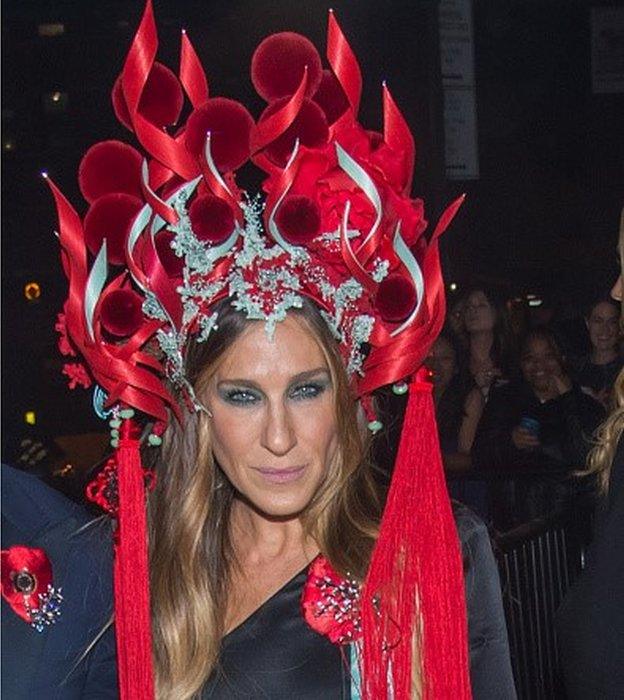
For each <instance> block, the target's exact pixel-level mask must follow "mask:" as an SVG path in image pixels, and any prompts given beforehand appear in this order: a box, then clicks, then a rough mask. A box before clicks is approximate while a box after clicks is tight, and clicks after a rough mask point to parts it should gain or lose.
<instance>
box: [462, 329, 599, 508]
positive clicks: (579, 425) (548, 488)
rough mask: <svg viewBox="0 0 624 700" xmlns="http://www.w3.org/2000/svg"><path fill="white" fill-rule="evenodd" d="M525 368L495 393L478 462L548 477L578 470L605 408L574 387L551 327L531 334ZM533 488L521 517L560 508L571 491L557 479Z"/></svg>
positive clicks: (482, 427) (479, 438) (478, 442)
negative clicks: (549, 329)
mask: <svg viewBox="0 0 624 700" xmlns="http://www.w3.org/2000/svg"><path fill="white" fill-rule="evenodd" d="M520 368H521V371H522V379H521V381H520V382H516V383H514V384H509V385H507V386H503V387H499V388H497V389H495V390H494V391H492V394H491V396H490V399H489V401H488V403H487V405H486V407H485V410H484V412H483V417H482V418H481V422H480V424H479V428H478V430H477V435H476V438H475V443H474V447H473V459H474V460H475V463H477V464H478V465H479V466H480V467H481V468H483V469H530V470H537V471H538V472H542V473H543V474H547V473H548V472H559V473H561V472H562V471H570V472H571V471H573V470H574V469H578V468H579V466H580V465H582V464H583V463H584V461H585V459H586V457H587V453H588V452H589V448H590V441H589V436H590V435H591V434H592V432H593V431H594V430H595V428H596V426H597V425H598V423H599V422H600V418H601V416H602V410H601V406H600V404H598V403H597V402H596V401H594V400H593V399H592V398H591V397H589V396H587V395H586V394H585V393H584V392H582V391H581V390H580V388H579V387H578V386H576V385H574V384H573V382H572V380H571V379H570V376H569V373H568V371H567V369H566V366H565V360H564V357H563V355H562V354H561V351H560V349H559V346H558V344H557V342H556V340H555V337H554V336H553V334H552V333H551V332H550V331H548V330H546V329H543V328H537V329H534V330H532V331H529V333H528V334H527V335H526V337H525V338H524V341H523V343H522V346H521V354H520ZM559 478H561V474H559ZM529 490H530V491H531V493H530V494H528V495H527V499H528V502H527V504H526V507H527V511H526V513H520V512H518V513H516V516H521V517H522V516H524V517H536V516H538V515H543V514H544V512H545V511H550V510H553V509H555V508H556V507H558V504H559V501H560V499H561V498H565V497H566V493H567V487H564V486H563V484H562V483H560V482H558V481H557V480H556V481H555V482H553V483H552V484H550V485H549V484H546V483H544V484H541V485H539V489H538V486H537V485H536V486H535V487H533V486H529Z"/></svg>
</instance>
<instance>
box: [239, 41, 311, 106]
mask: <svg viewBox="0 0 624 700" xmlns="http://www.w3.org/2000/svg"><path fill="white" fill-rule="evenodd" d="M306 66H307V67H308V83H307V88H306V95H307V96H308V97H309V96H310V95H313V94H314V93H315V92H316V90H317V88H318V86H319V83H320V82H321V75H322V73H323V66H322V64H321V57H320V56H319V53H318V51H317V50H316V48H315V46H314V44H313V43H312V42H311V41H310V40H309V39H306V38H305V37H304V36H301V34H295V32H280V33H278V34H271V36H268V37H267V38H266V39H264V41H262V42H261V43H260V44H259V45H258V48H257V49H256V50H255V51H254V55H253V57H252V59H251V81H252V83H253V84H254V87H255V88H256V91H257V92H258V94H259V95H260V96H261V97H263V98H264V99H265V100H266V101H267V102H273V100H278V99H279V98H280V97H289V96H290V95H292V94H293V93H294V92H295V91H296V90H297V88H298V87H299V83H300V82H301V78H302V77H303V71H304V68H305V67H306Z"/></svg>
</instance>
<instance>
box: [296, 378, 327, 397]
mask: <svg viewBox="0 0 624 700" xmlns="http://www.w3.org/2000/svg"><path fill="white" fill-rule="evenodd" d="M326 388H327V385H326V384H321V383H315V382H312V383H310V384H301V385H300V386H296V387H295V388H294V389H293V390H292V391H291V392H290V395H291V397H292V398H293V399H297V400H298V399H315V398H316V397H317V396H320V395H321V394H322V393H323V392H324V391H325V389H326Z"/></svg>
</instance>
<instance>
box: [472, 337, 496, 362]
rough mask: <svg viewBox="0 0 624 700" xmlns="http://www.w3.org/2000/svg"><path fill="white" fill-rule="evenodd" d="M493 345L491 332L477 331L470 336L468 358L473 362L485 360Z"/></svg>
mask: <svg viewBox="0 0 624 700" xmlns="http://www.w3.org/2000/svg"><path fill="white" fill-rule="evenodd" d="M493 343H494V333H493V332H492V331H477V332H476V333H471V334H470V356H471V357H472V358H473V359H474V360H486V359H488V358H489V356H490V350H491V349H492V344H493Z"/></svg>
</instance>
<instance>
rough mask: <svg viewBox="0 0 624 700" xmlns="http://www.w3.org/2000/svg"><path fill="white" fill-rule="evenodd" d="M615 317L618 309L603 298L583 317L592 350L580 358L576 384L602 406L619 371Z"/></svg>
mask: <svg viewBox="0 0 624 700" xmlns="http://www.w3.org/2000/svg"><path fill="white" fill-rule="evenodd" d="M618 318H619V309H618V307H617V305H616V304H615V303H614V302H613V301H612V300H609V299H602V300H600V301H597V302H596V303H594V304H592V306H591V307H590V308H589V310H588V312H587V314H586V315H585V326H586V327H587V333H588V336H589V342H590V344H591V350H590V352H589V354H588V355H586V356H585V357H582V358H581V359H580V361H579V363H578V367H577V370H576V379H577V381H578V383H579V384H580V385H581V386H582V387H583V388H584V389H586V390H587V391H588V392H590V393H591V395H592V396H593V397H594V398H595V399H596V400H597V401H600V403H602V404H603V406H605V407H607V405H608V400H609V396H610V393H611V389H612V388H613V384H614V382H615V379H616V377H617V375H618V373H619V371H620V370H621V369H622V358H621V357H620V350H619V338H620V332H619V324H618Z"/></svg>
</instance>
